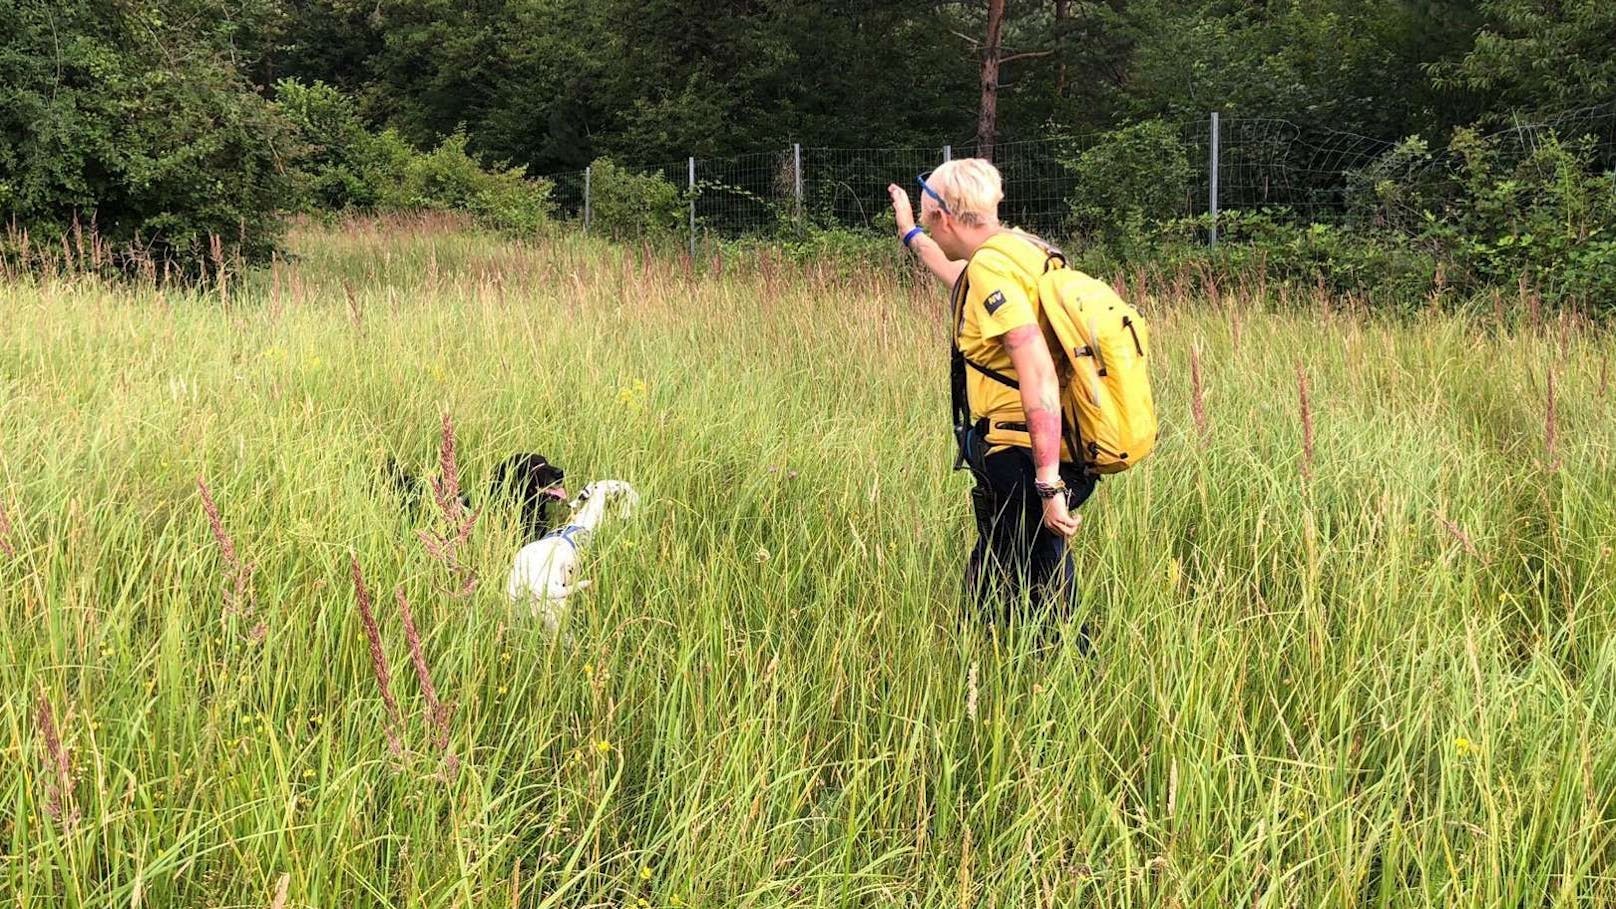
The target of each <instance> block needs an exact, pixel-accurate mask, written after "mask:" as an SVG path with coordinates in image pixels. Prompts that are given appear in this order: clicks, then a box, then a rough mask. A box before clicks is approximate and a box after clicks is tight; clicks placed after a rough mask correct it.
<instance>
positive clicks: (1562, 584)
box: [0, 224, 1616, 907]
mask: <svg viewBox="0 0 1616 909" xmlns="http://www.w3.org/2000/svg"><path fill="white" fill-rule="evenodd" d="M297 249H298V252H299V256H298V258H296V259H295V260H293V261H290V262H281V263H278V264H277V265H276V266H275V267H274V268H273V269H271V270H267V271H265V272H263V273H260V274H256V275H248V276H244V277H241V278H238V279H237V280H235V281H234V282H233V283H232V284H231V286H230V288H229V291H228V297H227V298H226V299H221V295H220V294H219V293H217V292H209V293H189V294H188V293H184V292H180V291H177V290H174V289H166V290H165V289H158V288H156V287H148V288H145V289H142V288H140V287H130V286H110V285H105V284H101V283H98V282H96V281H94V280H91V279H71V278H62V277H56V278H51V279H37V280H36V279H25V278H20V277H14V278H13V280H12V281H11V283H9V284H6V285H5V286H4V287H3V288H0V294H3V295H4V302H3V304H0V305H3V310H4V311H3V318H4V320H5V324H6V325H7V326H8V327H7V330H6V331H5V333H4V334H3V335H0V427H3V429H0V505H3V507H4V509H5V510H4V514H5V516H6V524H5V525H3V526H0V538H3V539H4V541H5V546H4V547H3V548H0V691H3V692H4V702H3V708H0V748H3V749H4V751H3V754H4V760H3V766H4V767H5V768H6V772H5V773H4V774H0V894H5V895H6V896H7V897H8V898H7V899H6V900H5V901H6V902H7V903H13V902H14V903H16V904H18V905H27V906H53V907H54V906H69V907H78V906H223V905H231V906H262V905H274V906H337V905H340V906H412V907H413V906H444V907H448V906H492V905H499V906H508V905H522V906H546V907H560V906H659V907H664V906H666V907H671V906H725V907H731V906H746V907H764V906H894V905H897V906H922V905H923V906H950V907H956V906H957V907H968V906H1000V907H1011V906H1072V905H1104V906H1227V905H1241V906H1274V907H1280V906H1286V907H1288V906H1361V905H1391V906H1437V905H1441V906H1451V905H1476V906H1519V905H1528V904H1530V905H1554V906H1572V905H1603V904H1609V903H1610V902H1612V901H1613V900H1616V871H1613V866H1612V860H1613V859H1616V848H1613V837H1616V643H1613V636H1612V632H1613V631H1616V608H1613V607H1616V591H1613V581H1616V567H1613V565H1616V561H1613V556H1612V551H1611V546H1612V543H1613V536H1616V529H1613V528H1616V474H1613V472H1612V466H1613V465H1612V454H1613V446H1616V419H1613V418H1616V412H1613V410H1616V408H1613V406H1612V402H1611V400H1610V398H1609V397H1608V396H1607V383H1606V380H1605V379H1604V376H1605V374H1606V373H1605V369H1606V366H1605V364H1606V363H1607V362H1608V360H1609V358H1610V356H1611V355H1612V354H1613V353H1616V342H1613V341H1612V340H1611V339H1610V338H1609V337H1608V336H1604V335H1600V334H1597V333H1595V332H1593V331H1591V330H1589V329H1586V328H1585V327H1581V326H1576V325H1569V324H1567V325H1557V324H1556V323H1555V322H1554V321H1553V320H1552V319H1551V318H1549V317H1547V316H1542V315H1539V316H1537V317H1535V318H1534V322H1535V323H1536V324H1535V327H1534V326H1521V327H1519V328H1516V327H1511V326H1507V325H1498V324H1491V323H1483V322H1480V321H1477V320H1475V319H1459V318H1453V317H1448V316H1440V315H1434V314H1433V315H1426V316H1420V317H1417V318H1414V319H1412V320H1409V321H1403V322H1391V321H1382V320H1378V319H1376V318H1372V317H1369V316H1366V315H1352V314H1343V313H1342V312H1340V311H1339V310H1333V309H1322V308H1313V307H1308V308H1301V307H1297V306H1295V305H1288V306H1285V307H1278V306H1270V305H1268V304H1269V303H1270V302H1272V300H1271V298H1270V292H1269V291H1267V290H1263V289H1257V288H1249V287H1232V288H1231V287H1225V288H1222V289H1219V290H1216V291H1212V292H1209V291H1208V289H1207V288H1206V286H1205V284H1204V283H1198V282H1195V281H1193V280H1188V279H1181V280H1178V281H1175V282H1169V283H1161V282H1156V283H1154V284H1153V283H1151V282H1149V281H1145V280H1143V279H1137V278H1136V277H1134V276H1121V277H1123V278H1125V279H1126V286H1127V288H1128V292H1129V293H1130V295H1131V296H1133V297H1134V298H1135V299H1137V300H1139V301H1140V302H1141V304H1142V308H1143V309H1144V310H1145V311H1146V312H1147V314H1148V315H1149V316H1150V317H1151V319H1152V322H1153V324H1152V328H1153V337H1154V338H1155V339H1156V344H1157V349H1156V358H1157V359H1156V363H1155V367H1154V379H1155V388H1156V394H1157V399H1158V402H1159V404H1160V407H1161V411H1162V416H1163V437H1162V440H1161V443H1160V445H1159V446H1158V449H1157V453H1156V454H1155V455H1154V456H1153V457H1152V459H1151V460H1150V461H1149V462H1148V463H1147V464H1145V465H1142V466H1141V467H1139V468H1137V469H1135V470H1134V471H1132V472H1130V473H1128V474H1126V475H1124V476H1121V477H1118V478H1115V479H1108V480H1106V481H1105V482H1103V483H1102V484H1101V489H1100V491H1099V493H1098V494H1097V495H1096V496H1095V498H1094V499H1093V500H1091V502H1090V503H1089V504H1088V505H1086V506H1085V515H1086V520H1085V522H1084V528H1083V530H1082V532H1081V534H1080V536H1079V537H1078V539H1077V541H1076V552H1077V558H1078V562H1079V565H1080V572H1081V578H1082V584H1083V589H1084V594H1085V596H1084V600H1083V606H1082V613H1083V614H1082V615H1081V616H1080V617H1079V618H1080V619H1082V620H1084V621H1086V622H1088V623H1089V624H1090V626H1091V630H1092V635H1093V642H1094V650H1093V653H1092V654H1091V655H1088V656H1085V655H1084V654H1083V653H1082V652H1081V651H1080V649H1079V647H1078V646H1077V645H1076V644H1075V643H1074V642H1071V641H1068V642H1065V643H1061V644H1054V645H1052V644H1050V643H1049V641H1050V638H1049V636H1047V635H1044V634H1040V633H1039V632H1040V629H1038V628H1034V627H1028V628H1010V629H1004V628H991V627H988V626H986V625H984V624H982V623H981V622H979V621H977V620H976V617H975V616H973V615H972V614H971V613H970V612H969V611H968V610H967V609H966V608H965V607H964V606H963V605H962V603H961V602H960V597H959V593H960V588H961V584H960V575H961V571H962V567H963V561H964V552H965V549H966V546H967V544H968V542H969V534H970V530H969V527H970V519H969V515H968V497H967V494H966V489H967V485H968V481H967V479H966V477H965V475H963V474H954V473H950V472H949V470H948V467H949V464H950V463H951V461H952V452H950V451H949V450H948V444H949V442H948V439H949V435H948V432H947V429H946V426H945V422H946V413H947V404H946V372H945V363H946V357H945V351H946V346H945V345H946V334H945V331H946V329H945V327H944V325H943V322H944V319H943V318H942V312H943V308H944V303H943V301H942V299H941V296H940V295H939V294H937V293H934V292H933V291H932V290H931V289H930V288H927V287H924V286H921V285H919V284H917V283H915V282H913V281H910V280H907V279H906V278H904V277H903V276H897V275H890V274H845V273H842V272H840V271H838V270H837V269H835V268H834V267H833V265H832V264H827V265H826V266H825V267H824V268H818V269H803V268H800V267H796V268H794V267H791V266H787V265H785V264H782V263H781V262H780V261H779V260H775V259H764V260H760V261H757V262H753V263H751V264H747V263H737V262H729V263H725V265H724V267H723V268H722V270H721V273H715V269H713V268H712V266H711V264H703V265H702V266H700V267H691V266H689V265H686V264H684V263H681V262H678V261H675V260H668V259H660V258H655V257H651V256H648V255H642V254H641V253H640V252H639V251H636V250H632V249H623V248H615V247H609V246H605V245H602V244H598V243H593V242H589V241H586V240H583V239H579V238H571V237H568V238H556V239H552V240H548V241H545V242H542V243H537V244H534V245H529V246H513V245H505V244H501V243H499V242H497V241H494V240H491V239H488V238H486V237H482V236H477V235H473V234H468V233H458V232H452V231H443V230H441V229H430V226H420V225H417V226H415V227H408V226H405V227H397V226H394V227H391V228H390V227H387V226H385V225H380V226H377V225H363V224H355V225H349V226H347V227H346V228H343V229H340V230H321V229H315V228H309V229H306V230H305V231H304V232H302V233H301V234H300V235H299V236H298V237H297ZM1192 352H1194V353H1192ZM1192 356H1194V358H1195V359H1194V364H1193V366H1194V370H1193V376H1194V378H1193V380H1192V371H1191V365H1192V361H1191V357H1192ZM1551 376H1552V377H1553V379H1552V381H1553V383H1554V384H1553V391H1552V393H1551V392H1550V386H1549V384H1548V383H1549V382H1550V381H1551V379H1550V377H1551ZM1551 395H1552V396H1551ZM1298 397H1300V406H1301V413H1299V412H1298ZM1551 401H1552V407H1553V410H1552V413H1553V417H1552V418H1550V417H1549V416H1548V414H1547V413H1546V412H1545V408H1546V406H1549V404H1550V402H1551ZM1192 413H1193V414H1194V419H1193V420H1192V419H1191V415H1192ZM445 414H448V415H450V417H452V419H453V423H454V429H455V438H456V444H457V454H458V465H457V467H456V472H457V473H458V474H459V476H460V479H461V480H462V481H463V482H464V485H465V487H466V488H467V489H470V490H478V489H481V488H484V487H485V486H486V479H487V477H488V474H489V472H490V470H491V469H492V467H493V465H494V464H496V463H497V462H498V461H499V460H500V459H502V458H503V457H505V456H506V455H508V454H509V453H511V452H512V451H516V450H537V451H541V452H543V453H544V454H546V455H548V456H549V457H550V458H552V459H553V460H554V461H556V462H557V463H559V464H562V465H563V466H565V467H566V469H567V470H568V473H569V478H571V479H574V480H576V481H582V480H584V479H589V478H601V477H608V476H611V477H618V478H623V479H627V480H629V481H631V482H633V483H634V484H635V485H636V486H637V487H638V488H640V489H641V490H642V492H643V493H644V494H645V495H646V503H647V504H646V507H645V508H643V509H642V511H641V512H640V513H639V514H637V515H636V516H635V518H634V519H633V520H632V521H630V522H628V523H624V524H620V525H616V526H611V527H608V528H606V529H604V530H603V532H602V533H601V534H600V535H599V536H598V537H597V538H596V540H595V542H594V545H593V546H592V548H591V549H590V550H589V552H588V559H587V561H588V566H587V571H586V576H589V577H593V578H595V580H596V584H595V585H594V587H593V588H592V589H591V590H590V592H589V593H588V594H586V595H583V596H581V597H579V598H578V599H577V601H576V603H575V606H574V609H575V612H574V615H573V622H574V624H573V626H572V628H571V629H570V630H571V631H572V641H571V642H570V643H569V644H559V643H555V642H552V641H551V640H550V639H549V638H547V637H546V636H545V635H544V634H543V632H542V630H541V629H539V628H538V627H536V625H535V623H533V622H531V621H527V620H524V618H523V616H521V615H518V614H516V613H514V612H513V611H512V610H511V609H510V608H509V607H508V606H507V604H506V603H505V602H504V601H503V591H502V587H503V584H502V583H498V582H497V581H498V580H499V579H502V578H503V576H504V574H505V572H506V570H507V568H508V565H509V560H510V558H511V556H512V554H513V552H514V550H515V548H516V546H517V545H518V543H519V542H520V539H519V536H518V531H517V527H518V522H517V519H516V516H515V515H514V514H511V513H510V509H508V508H505V507H501V506H498V505H495V504H491V503H481V502H477V503H474V507H476V508H479V509H481V511H480V516H479V519H478V520H477V522H476V525H475V528H474V530H472V532H470V533H468V534H466V536H465V540H464V543H463V544H462V545H460V547H459V550H458V551H457V552H456V554H455V564H456V565H457V566H460V567H461V568H463V569H464V572H465V574H464V575H458V574H454V572H453V571H452V572H451V574H452V575H453V576H451V577H450V579H449V581H448V583H447V585H446V582H445V573H444V572H445V569H444V563H442V562H441V561H440V560H439V559H437V558H435V557H434V555H433V554H432V553H431V552H429V551H426V549H425V548H423V547H422V546H421V545H420V540H419V539H417V531H421V530H427V529H429V526H428V525H430V524H431V523H432V522H434V521H439V522H440V523H439V525H438V526H440V527H442V526H443V525H442V523H441V517H434V516H433V515H431V514H430V513H429V509H428V510H423V512H422V514H421V515H420V516H419V517H418V518H416V519H414V521H415V522H419V523H420V524H421V525H422V526H412V520H411V519H409V518H407V517H406V516H405V514H404V512H403V511H402V509H401V508H400V506H399V504H398V502H397V501H396V500H395V499H394V497H393V495H392V493H391V492H390V491H389V489H388V487H387V486H386V485H385V484H384V483H383V482H381V477H380V467H381V464H382V462H383V459H384V456H385V455H386V454H393V455H396V456H397V457H399V458H400V459H401V460H402V461H403V462H404V463H406V464H408V465H410V466H412V467H413V468H414V469H417V470H419V471H421V472H423V473H425V474H427V475H429V476H430V475H433V473H434V471H435V470H436V469H437V468H435V467H434V463H435V462H436V461H437V459H438V449H439V446H440V442H441V436H442V434H441V433H440V427H441V426H442V421H443V420H444V415H445ZM1304 417H1305V420H1306V423H1305V424H1304ZM1198 427H1199V428H1198ZM1546 428H1547V429H1548V432H1549V433H1551V434H1552V435H1551V436H1550V437H1549V438H1545V429H1546ZM198 477H205V478H206V481H205V485H200V486H199V484H198V482H197V478H198ZM485 506H486V507H485ZM459 527H460V525H458V524H449V525H447V529H446V530H444V531H443V532H446V533H455V534H458V529H459ZM440 539H441V537H440ZM227 541H228V545H227ZM245 566H251V568H252V569H255V570H249V568H247V567H245ZM467 577H476V578H481V579H484V581H485V583H481V584H478V585H476V587H475V588H474V589H472V590H471V591H470V592H469V593H468V594H467V595H465V596H456V595H453V594H452V593H449V592H446V586H447V587H448V588H449V589H450V590H454V589H456V588H457V586H458V585H459V584H460V583H463V582H464V580H465V578H467ZM388 588H395V599H396V604H397V606H398V607H399V608H397V609H391V608H388V604H387V602H386V598H385V597H381V596H378V597H377V598H376V601H375V602H371V600H370V594H369V591H370V590H376V591H385V590H387V589H388ZM361 591H363V592H361ZM221 599H223V601H224V602H225V603H229V604H241V605H243V606H248V605H250V609H247V608H236V609H222V608H221ZM361 608H362V609H363V611H364V613H365V614H367V615H368V616H369V619H368V620H367V619H365V618H363V617H362V615H361ZM258 623H262V626H263V627H262V630H261V631H257V629H256V628H255V626H257V625H258ZM255 631H257V633H255ZM371 641H374V643H375V660H374V661H373V657H372V645H371ZM406 663H408V664H409V665H411V666H412V667H414V669H415V672H414V673H409V672H405V673H398V674H396V675H395V674H393V673H390V672H388V671H387V669H386V667H387V666H388V665H392V666H402V665H405V664H406ZM378 682H380V683H381V686H380V690H379V689H378ZM434 682H435V687H434ZM439 692H443V693H444V694H443V695H441V696H442V697H443V698H444V699H445V700H447V701H452V708H453V709H449V706H446V704H445V702H444V701H440V699H439V698H440V694H439ZM384 695H385V696H384ZM395 736H396V738H397V746H396V748H390V747H389V740H390V738H392V737H395Z"/></svg>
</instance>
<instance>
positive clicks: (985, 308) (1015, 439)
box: [952, 231, 1066, 460]
mask: <svg viewBox="0 0 1616 909" xmlns="http://www.w3.org/2000/svg"><path fill="white" fill-rule="evenodd" d="M1047 258H1048V253H1047V252H1045V250H1044V249H1042V248H1041V247H1039V246H1038V245H1036V244H1034V243H1033V242H1032V241H1030V240H1028V239H1026V238H1025V237H1023V236H1020V235H1019V234H1017V233H1016V232H1013V231H1005V232H1002V233H998V234H994V235H993V236H992V237H989V238H988V241H987V242H986V243H983V244H982V246H981V247H980V248H978V249H977V251H976V253H975V254H974V255H972V256H971V261H970V263H969V264H968V265H967V266H966V267H965V271H964V272H962V273H961V274H960V278H959V281H957V282H956V283H955V284H954V292H953V295H952V301H953V314H954V324H955V325H956V326H958V336H957V340H958V343H959V347H960V351H961V352H962V353H964V354H965V357H966V359H968V360H970V361H972V362H974V363H979V364H981V365H983V366H986V367H988V368H989V369H992V370H994V371H996V372H1000V373H1003V374H1004V375H1006V376H1008V377H1010V378H1012V379H1014V378H1016V369H1015V364H1014V363H1013V362H1012V361H1011V359H1010V348H1009V347H1007V346H1006V345H1005V343H1004V336H1005V335H1006V334H1008V333H1009V332H1010V331H1011V330H1012V329H1016V328H1020V327H1021V326H1023V325H1037V326H1038V327H1039V329H1040V330H1042V331H1043V333H1044V343H1045V344H1047V345H1048V346H1049V350H1050V356H1051V357H1055V356H1056V355H1057V354H1058V353H1059V351H1060V350H1061V346H1060V339H1059V338H1057V337H1056V336H1055V332H1054V329H1052V328H1050V326H1049V321H1048V320H1047V319H1045V318H1044V315H1043V310H1042V308H1041V307H1040V306H1039V304H1038V278H1039V277H1040V276H1041V275H1042V274H1043V273H1044V263H1045V261H1046V260H1047ZM962 303H963V306H964V312H963V313H962V312H961V311H960V307H961V305H962ZM1056 362H1057V366H1058V365H1059V361H1058V360H1057V361H1056ZM965 396H966V400H967V402H968V403H969V404H970V407H971V419H972V420H973V421H976V420H981V419H982V418H984V417H986V418H987V420H988V434H987V441H988V444H989V447H990V449H991V450H995V451H996V450H999V449H1002V448H1004V447H1005V446H1006V445H1018V446H1021V447H1022V448H1031V447H1032V438H1031V436H1029V435H1028V434H1027V415H1026V412H1025V411H1023V410H1022V407H1021V392H1020V391H1018V390H1016V389H1014V388H1011V387H1010V386H1008V385H1005V384H1004V383H1002V382H999V381H996V380H994V379H992V378H990V377H988V376H985V375H983V374H982V373H981V372H979V371H977V370H975V369H971V368H969V367H967V368H966V370H965ZM1065 449H1066V446H1065V445H1064V444H1063V445H1062V446H1061V451H1062V459H1063V460H1064V459H1066V450H1065Z"/></svg>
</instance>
